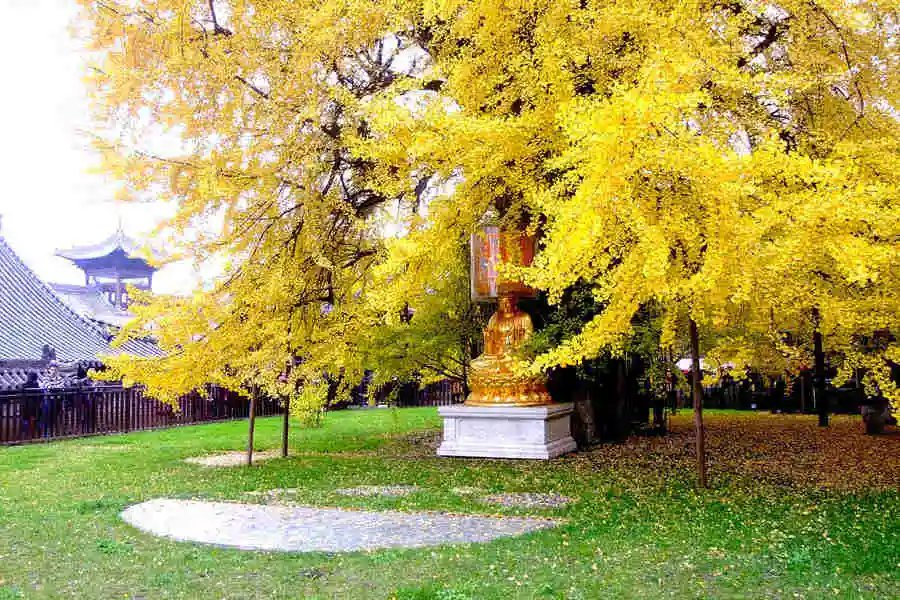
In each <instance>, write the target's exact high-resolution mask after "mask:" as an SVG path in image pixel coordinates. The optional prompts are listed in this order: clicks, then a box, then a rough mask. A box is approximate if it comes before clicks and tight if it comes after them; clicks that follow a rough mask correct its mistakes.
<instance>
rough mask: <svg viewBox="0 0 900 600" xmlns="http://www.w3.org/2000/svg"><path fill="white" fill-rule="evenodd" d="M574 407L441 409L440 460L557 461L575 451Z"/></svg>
mask: <svg viewBox="0 0 900 600" xmlns="http://www.w3.org/2000/svg"><path fill="white" fill-rule="evenodd" d="M572 410H573V405H572V404H571V403H567V404H549V405H547V406H530V407H519V406H465V405H455V406H442V407H440V408H439V409H438V413H439V414H440V415H441V416H442V417H443V418H444V441H443V443H442V444H441V446H440V447H439V448H438V451H437V453H438V456H472V457H482V458H537V459H548V458H554V457H556V456H559V455H561V454H566V453H567V452H572V451H573V450H575V449H576V447H577V446H576V444H575V440H573V439H572V432H571V421H570V420H571V415H572Z"/></svg>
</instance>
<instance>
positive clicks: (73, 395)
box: [0, 386, 282, 445]
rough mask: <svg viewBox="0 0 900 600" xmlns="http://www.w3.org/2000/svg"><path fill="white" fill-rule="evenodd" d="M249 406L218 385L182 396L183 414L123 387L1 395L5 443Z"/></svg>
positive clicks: (261, 410) (211, 415)
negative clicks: (200, 392)
mask: <svg viewBox="0 0 900 600" xmlns="http://www.w3.org/2000/svg"><path fill="white" fill-rule="evenodd" d="M249 408H250V403H249V400H248V399H247V398H245V397H242V396H240V395H239V394H236V393H234V392H230V391H228V390H224V389H222V388H218V387H213V388H211V389H210V391H209V395H208V396H207V397H204V396H201V395H200V394H197V393H194V394H189V395H187V396H184V397H182V398H180V399H179V401H178V409H177V410H176V409H175V408H174V407H173V406H171V405H169V404H165V403H162V402H160V401H158V400H154V399H153V398H150V397H149V396H146V395H145V394H144V392H143V390H141V389H140V388H123V387H121V386H107V387H89V388H80V389H79V388H73V389H59V390H27V391H13V392H0V445H9V444H20V443H25V442H33V441H42V440H52V439H61V438H71V437H83V436H89V435H97V434H105V433H124V432H128V431H140V430H144V429H158V428H161V427H173V426H177V425H188V424H192V423H205V422H209V421H223V420H228V419H242V418H246V417H247V416H248V414H249ZM281 412H282V409H281V407H280V405H279V404H278V402H277V401H273V400H269V399H261V400H260V402H259V406H258V408H257V415H259V416H271V415H276V414H280V413H281Z"/></svg>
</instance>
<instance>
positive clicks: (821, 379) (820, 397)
mask: <svg viewBox="0 0 900 600" xmlns="http://www.w3.org/2000/svg"><path fill="white" fill-rule="evenodd" d="M813 325H814V326H815V328H816V329H815V331H814V332H813V358H814V360H815V377H813V393H815V395H816V410H817V412H818V413H819V427H828V398H827V397H826V396H825V351H824V350H823V349H822V332H820V331H819V310H818V309H815V308H814V309H813Z"/></svg>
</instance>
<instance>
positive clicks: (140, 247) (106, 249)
mask: <svg viewBox="0 0 900 600" xmlns="http://www.w3.org/2000/svg"><path fill="white" fill-rule="evenodd" d="M145 248H146V246H145V245H144V244H142V243H140V242H138V241H137V240H135V239H133V238H130V237H128V236H127V235H125V232H124V231H122V229H121V228H119V229H118V230H117V231H116V232H115V233H114V234H112V235H111V236H110V237H108V238H106V239H105V240H103V241H102V242H98V243H96V244H89V245H86V246H76V247H74V248H69V249H67V250H57V251H56V255H57V256H59V257H62V258H65V259H68V260H71V261H73V262H80V261H87V260H93V259H99V258H104V257H108V256H111V255H113V254H117V251H118V253H121V254H123V255H124V256H125V257H127V258H131V259H141V260H144V261H145V262H147V261H146V259H145V258H144V257H145V256H146V253H145ZM147 250H148V251H149V253H150V255H149V258H150V259H152V260H160V259H162V254H161V253H159V252H157V251H156V250H154V249H152V248H147ZM148 264H149V262H148Z"/></svg>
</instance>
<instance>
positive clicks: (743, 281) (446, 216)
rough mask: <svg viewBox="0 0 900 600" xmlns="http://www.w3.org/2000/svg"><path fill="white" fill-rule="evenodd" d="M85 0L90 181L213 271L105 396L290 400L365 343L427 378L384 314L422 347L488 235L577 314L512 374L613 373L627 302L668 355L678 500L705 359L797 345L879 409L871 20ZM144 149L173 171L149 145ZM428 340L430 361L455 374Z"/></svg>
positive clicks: (879, 195) (880, 145) (889, 187)
mask: <svg viewBox="0 0 900 600" xmlns="http://www.w3.org/2000/svg"><path fill="white" fill-rule="evenodd" d="M81 1H82V3H83V4H84V6H85V11H84V15H85V22H86V23H87V24H88V25H89V26H90V30H91V35H92V39H93V41H94V49H95V50H96V51H97V53H98V55H99V56H101V57H102V58H103V62H102V64H99V65H98V66H97V69H96V70H95V71H94V74H93V75H92V76H91V77H90V80H91V86H92V89H93V90H94V95H95V100H96V104H95V105H96V108H97V115H98V117H99V122H98V125H99V127H98V129H99V130H100V131H101V132H102V134H103V136H104V139H103V142H102V143H101V146H103V147H104V149H105V150H106V157H107V167H108V169H109V170H110V172H112V173H113V174H115V175H117V176H119V177H120V178H121V179H122V181H123V182H125V185H124V191H125V192H126V194H125V195H130V196H134V197H138V198H140V197H147V196H149V195H155V196H161V197H162V199H165V200H170V201H172V202H174V203H175V204H176V205H177V207H178V210H177V212H176V215H175V217H174V218H173V219H172V221H171V222H170V223H169V224H168V225H169V232H170V233H171V234H172V237H173V242H174V243H176V244H177V245H178V247H180V248H181V249H182V250H183V251H184V253H185V254H187V255H189V256H191V257H193V258H194V259H195V260H197V261H198V262H200V263H210V262H212V263H213V264H217V265H224V267H222V268H221V276H220V277H218V279H217V281H216V283H215V285H213V286H211V287H208V288H205V289H201V290H198V291H197V292H196V294H195V295H194V296H193V298H191V299H180V300H177V301H176V300H156V301H153V302H151V304H150V305H149V306H148V307H147V308H146V309H144V310H143V311H142V314H141V316H142V319H141V320H140V321H138V322H137V323H136V324H135V325H134V327H133V330H137V331H138V332H140V331H142V329H141V328H142V327H144V326H146V325H148V324H150V323H152V324H153V325H154V326H155V327H156V328H157V331H158V335H159V338H160V340H161V342H162V345H163V347H164V348H165V349H166V350H168V351H169V352H170V354H169V357H168V358H166V359H163V361H161V362H160V363H153V364H139V363H136V362H134V361H130V360H127V359H123V360H117V361H114V362H113V367H114V370H116V372H118V373H120V374H123V375H128V376H131V377H133V378H134V379H136V380H139V381H143V382H145V383H147V384H149V385H150V386H151V387H152V388H154V390H155V391H158V392H160V393H162V392H168V393H176V392H178V391H181V390H184V389H185V388H190V387H195V386H197V385H200V384H201V383H202V382H203V381H206V380H209V379H210V378H215V379H221V380H223V382H224V383H232V384H233V383H236V382H238V381H243V380H245V379H247V378H262V379H267V380H273V379H276V378H277V376H278V374H279V373H280V372H281V371H282V370H283V365H284V363H285V361H286V360H295V359H297V358H302V360H300V361H296V360H295V362H298V364H299V365H300V367H299V368H298V369H296V370H294V371H292V372H293V373H295V376H296V377H298V378H300V379H302V380H303V381H314V380H315V379H316V378H317V377H321V376H322V373H323V371H326V370H327V371H328V372H330V373H339V372H343V373H345V374H349V373H351V372H352V373H354V374H359V373H361V372H362V370H364V369H365V368H367V365H366V364H365V363H366V362H367V361H368V360H371V358H372V357H374V356H377V355H378V352H377V351H378V348H380V347H381V346H379V347H368V346H367V345H366V340H368V339H375V340H381V341H382V342H383V341H389V340H393V339H398V340H402V342H403V346H402V347H403V348H405V350H403V351H402V352H395V350H396V348H394V349H392V350H391V354H389V355H387V354H385V355H384V356H391V357H402V359H403V361H404V362H403V364H402V365H401V364H399V363H394V364H393V365H392V366H391V367H390V368H391V369H397V370H399V371H403V372H406V373H410V372H412V371H414V370H416V369H417V368H420V367H421V368H427V367H426V366H424V365H422V364H419V365H418V366H414V365H415V364H416V363H417V362H418V363H424V362H426V361H422V360H418V361H417V357H416V356H415V353H414V352H409V351H408V348H409V347H410V344H411V343H413V342H414V341H415V338H414V337H413V338H410V337H408V336H405V335H399V334H398V335H394V333H397V332H398V330H397V329H396V328H397V327H398V326H399V323H398V321H397V319H398V316H397V315H398V314H399V311H400V310H402V309H404V308H406V307H411V308H412V309H415V311H416V312H415V316H414V317H413V321H415V320H416V319H419V320H420V322H421V323H422V324H423V325H422V328H421V330H420V331H421V332H422V335H423V336H428V335H430V334H428V333H427V332H429V331H431V332H432V333H433V332H434V329H433V328H431V325H433V324H436V323H439V322H440V319H441V315H459V314H462V312H465V311H464V307H465V302H464V286H465V276H464V272H462V271H460V268H459V264H460V263H459V262H458V256H459V250H460V248H461V244H463V243H464V241H465V240H466V239H467V238H468V236H469V235H470V234H471V233H472V232H473V231H474V230H475V229H476V228H477V227H478V224H479V222H480V221H481V219H482V217H483V215H484V214H485V213H488V212H492V213H495V214H497V215H498V216H499V218H500V221H501V223H502V224H503V225H504V226H506V227H515V228H526V229H529V230H530V231H531V232H534V233H537V234H539V239H540V240H541V241H540V248H539V252H538V255H537V258H536V260H535V263H534V264H533V265H532V266H531V267H530V268H528V269H525V270H523V271H522V272H521V273H519V274H520V275H521V276H522V277H524V278H525V279H526V280H527V281H528V283H530V284H531V285H533V286H535V287H537V288H539V289H541V290H544V291H546V292H547V294H548V297H549V298H550V300H551V302H552V301H556V300H558V299H559V298H561V297H562V295H563V294H564V293H565V292H566V291H567V290H569V289H571V288H572V287H573V286H576V285H578V286H579V287H580V288H583V287H585V286H587V287H589V288H590V289H591V290H592V291H593V294H594V296H595V298H596V300H597V304H598V306H600V307H602V310H600V311H599V312H598V313H597V315H596V316H595V317H594V318H593V319H592V320H590V321H589V322H588V323H587V324H586V325H585V326H584V327H583V329H582V330H581V331H580V332H578V333H577V334H575V335H572V336H570V337H568V338H567V339H565V340H563V341H562V342H561V343H560V344H559V345H558V346H556V347H554V348H551V349H550V350H548V351H546V352H544V353H543V354H541V355H540V356H538V357H537V358H536V359H535V361H534V368H535V369H552V368H555V367H557V366H561V365H572V364H577V363H579V362H582V361H585V360H587V359H590V358H592V357H596V356H598V355H599V354H600V353H605V352H613V353H615V352H617V351H620V350H621V349H622V348H624V347H625V346H626V345H627V342H628V340H629V338H630V337H631V336H632V335H633V321H634V318H635V316H636V315H638V314H639V312H640V311H641V310H642V309H644V308H645V307H647V306H650V305H652V306H653V310H654V311H655V313H658V314H660V315H662V318H663V321H664V325H663V343H664V344H670V343H673V342H674V341H675V340H676V339H677V338H679V337H682V338H683V339H687V340H689V342H690V344H689V345H690V346H691V347H692V354H693V358H694V370H695V376H694V378H693V379H694V385H695V407H696V410H697V429H698V436H697V439H698V449H699V450H700V451H699V452H698V457H699V458H700V459H701V460H700V462H699V463H698V464H699V465H700V466H701V482H702V483H703V484H705V471H704V470H703V469H702V467H703V465H704V462H703V460H702V457H703V452H702V444H703V435H702V419H701V413H700V411H701V409H702V402H701V398H700V392H701V389H700V379H701V378H700V375H699V353H700V351H701V350H702V349H704V348H705V349H706V350H708V351H711V352H712V351H715V349H716V346H717V345H718V346H719V347H720V349H721V350H723V351H724V349H725V348H726V346H727V348H728V351H729V352H730V353H731V354H732V355H735V356H736V355H738V354H739V355H740V356H744V357H752V356H761V355H762V354H763V353H762V352H753V347H754V346H758V345H761V344H766V345H770V346H772V347H777V344H779V343H781V342H782V341H783V337H784V336H785V335H787V334H790V333H791V332H793V333H797V332H801V331H804V332H805V331H814V332H815V335H816V337H817V338H820V337H824V341H825V343H826V344H827V346H828V348H829V350H831V351H833V352H835V353H836V354H835V356H842V357H844V358H845V359H846V361H845V362H846V364H847V365H852V366H855V367H860V366H864V367H865V368H866V369H867V372H868V373H869V376H870V378H872V380H873V381H878V383H879V387H880V390H881V392H882V393H884V394H887V395H893V397H894V398H896V389H895V388H894V387H893V384H891V382H890V381H889V380H888V379H887V378H886V377H885V375H884V374H885V372H886V371H885V369H886V365H887V364H888V363H887V362H886V361H889V360H897V358H898V357H897V349H896V344H895V342H894V339H895V338H894V336H895V335H896V332H897V331H898V330H900V318H898V314H900V310H898V306H900V305H898V302H900V301H898V297H897V289H898V287H897V284H898V274H897V271H898V269H897V268H896V265H897V258H898V240H900V216H898V210H900V209H898V204H900V203H898V193H897V190H898V186H897V176H896V172H897V169H896V157H897V150H898V133H897V131H898V128H897V120H898V113H897V110H896V106H897V99H898V95H897V92H898V83H897V82H898V80H900V78H898V77H897V70H898V69H897V67H898V64H897V62H898V58H897V53H896V48H895V46H896V29H897V23H896V13H895V12H892V11H891V10H889V9H887V8H885V7H884V6H883V4H882V3H879V2H876V1H867V0H860V1H859V2H853V3H847V2H842V1H840V0H817V1H809V0H781V1H777V2H772V3H765V4H761V3H758V2H753V1H750V0H747V1H742V0H738V1H734V2H721V1H718V0H710V1H698V2H682V3H673V2H656V1H652V0H621V1H616V2H605V1H598V0H562V1H549V0H529V1H522V0H503V1H490V2H489V1H486V0H484V1H479V0H418V1H416V0H392V1H387V2H376V1H374V0H335V1H330V2H319V3H311V2H305V1H301V2H255V1H252V0H211V1H210V0H207V1H202V2H201V1H199V0H196V1H189V0H154V1H153V2H147V1H141V0H129V1H125V0H118V1H116V0H104V1H103V2H99V1H93V0H81ZM162 129H165V130H167V131H169V133H170V134H171V135H174V136H176V137H177V138H178V140H179V144H178V147H177V149H176V150H175V151H172V152H169V153H163V152H160V151H158V150H157V151H156V152H154V151H153V149H152V146H153V144H152V143H150V142H151V140H152V139H153V135H152V134H153V133H154V132H157V131H159V130H162ZM211 223H214V224H215V225H216V226H215V228H214V229H212V230H211V228H210V224H211ZM201 225H203V226H201ZM454 261H457V262H454ZM461 264H464V262H463V263H461ZM454 290H455V291H454ZM460 290H462V292H460ZM434 292H439V293H434ZM446 322H447V324H448V329H449V328H451V327H457V326H459V327H462V321H454V320H453V319H448V320H446ZM425 324H430V325H429V326H425ZM392 328H393V329H392ZM432 337H433V336H432ZM432 337H429V338H428V339H432ZM420 339H422V338H420ZM441 339H442V340H444V341H441V342H439V344H438V345H439V346H440V347H439V348H436V347H434V345H432V346H431V347H430V348H428V353H429V355H432V356H439V357H441V358H440V360H441V361H445V362H446V364H452V363H453V362H454V361H456V362H462V363H463V364H464V363H465V360H466V359H467V358H468V357H466V356H465V354H466V351H465V350H459V349H458V348H457V349H454V348H456V344H455V342H452V340H454V339H456V340H458V339H459V336H458V335H455V334H452V335H447V336H446V337H445V338H441ZM872 339H877V340H878V343H876V344H873V343H872V342H871V340H872ZM424 341H425V340H423V347H424V346H426V344H424ZM742 344H743V348H741V347H740V346H741V345H742ZM820 354H821V353H820ZM418 358H419V359H421V357H418ZM398 360H399V359H398ZM384 364H388V363H387V362H385V363H384ZM192 365H203V369H194V368H193V366H192ZM370 366H371V365H370ZM750 366H752V365H750ZM441 368H443V367H441ZM262 374H265V375H262ZM298 381H299V380H298Z"/></svg>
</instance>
